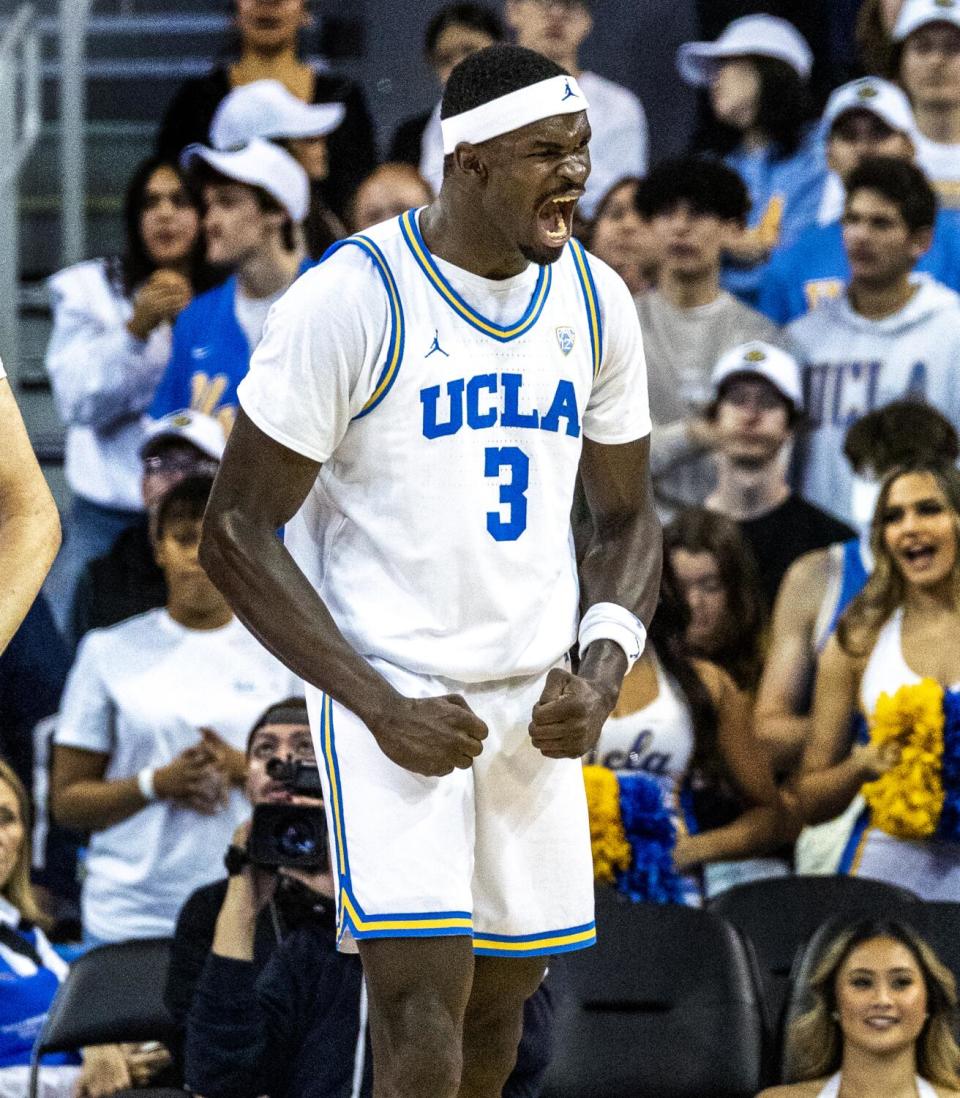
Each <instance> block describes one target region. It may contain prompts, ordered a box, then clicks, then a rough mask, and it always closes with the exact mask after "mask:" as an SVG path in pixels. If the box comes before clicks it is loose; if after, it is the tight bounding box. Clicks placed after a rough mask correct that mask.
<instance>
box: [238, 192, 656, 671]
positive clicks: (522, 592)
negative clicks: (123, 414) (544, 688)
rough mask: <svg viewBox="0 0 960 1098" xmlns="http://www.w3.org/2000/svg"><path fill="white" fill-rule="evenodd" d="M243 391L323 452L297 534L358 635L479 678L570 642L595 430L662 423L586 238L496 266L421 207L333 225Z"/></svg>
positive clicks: (272, 326)
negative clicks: (432, 226) (442, 249)
mask: <svg viewBox="0 0 960 1098" xmlns="http://www.w3.org/2000/svg"><path fill="white" fill-rule="evenodd" d="M239 395H240V402H241V404H242V406H243V408H244V411H245V412H246V413H247V415H248V416H250V418H251V419H252V420H253V421H254V423H256V424H257V426H258V427H260V429H261V430H263V431H265V432H266V433H267V434H269V435H270V436H271V437H273V438H275V439H276V440H277V441H278V442H280V443H282V444H284V445H286V446H288V447H290V448H292V449H294V450H296V451H297V452H299V453H302V454H305V455H306V456H308V457H311V458H313V459H314V460H316V461H319V462H322V463H323V467H322V469H321V471H320V475H319V477H318V479H317V482H316V485H315V486H314V488H313V490H312V492H311V493H310V495H309V497H308V499H307V500H306V502H305V504H304V506H303V508H302V509H301V511H300V512H299V514H298V515H297V516H296V517H295V518H294V520H293V521H292V522H291V523H290V524H289V525H288V527H287V531H286V534H285V540H286V543H287V545H288V547H289V549H290V552H291V553H292V554H293V556H294V558H295V559H296V560H297V562H298V564H299V565H300V567H301V568H302V569H303V571H304V572H305V574H306V575H307V576H308V577H309V578H310V580H311V581H312V582H313V584H314V585H315V586H316V588H317V590H318V592H319V593H320V595H321V597H322V598H323V600H324V602H325V603H326V605H327V606H328V607H329V609H330V611H331V613H332V614H333V616H334V618H335V620H336V622H337V624H338V626H339V627H340V629H341V630H342V632H343V633H344V635H345V637H346V638H347V639H348V641H349V642H350V643H351V644H352V645H353V647H354V648H355V649H356V650H357V651H358V652H360V653H361V654H362V655H364V656H366V657H368V658H379V659H382V660H386V661H387V662H389V663H392V664H395V665H398V666H401V667H406V668H409V669H410V670H413V671H416V672H419V673H422V674H432V675H440V676H443V677H446V678H450V679H456V680H458V681H462V682H479V681H484V680H487V679H494V678H503V677H507V676H512V675H521V674H533V673H535V672H538V671H540V670H542V669H543V668H545V667H549V666H550V665H551V664H553V663H554V662H555V661H556V660H557V659H558V658H559V657H560V655H561V654H562V653H563V652H565V651H566V650H567V649H568V648H569V646H570V645H571V643H572V642H573V640H574V637H575V631H576V622H577V613H578V582H577V574H576V567H575V562H574V555H573V547H572V539H571V534H570V508H571V502H572V497H573V490H574V481H575V478H576V473H577V467H578V464H579V460H580V451H581V446H582V441H583V437H584V436H586V437H588V438H590V439H591V440H593V441H596V442H600V443H607V444H619V443H624V442H628V441H632V440H634V439H637V438H640V437H642V436H644V435H646V434H647V433H648V432H649V429H650V421H649V412H648V407H647V388H646V373H645V367H644V360H643V348H642V342H641V339H640V332H639V326H638V322H637V318H636V311H635V309H634V307H633V302H632V300H631V298H630V295H629V292H628V291H627V289H626V287H625V286H624V285H623V283H622V282H621V281H620V279H619V278H618V277H617V276H616V275H615V274H614V273H613V272H612V271H611V270H610V269H609V268H607V267H606V266H604V265H603V264H602V263H600V261H598V260H596V259H594V258H592V257H589V258H588V256H587V254H586V253H585V252H584V250H583V249H582V248H581V247H580V245H579V244H577V243H575V242H572V243H571V244H569V245H568V246H567V247H566V248H565V249H564V251H563V254H562V256H561V258H560V259H559V260H558V261H557V262H556V263H554V264H552V265H549V266H546V267H537V266H533V265H531V266H530V267H528V268H527V270H526V271H524V272H523V273H521V274H520V275H517V276H515V277H514V278H511V279H505V280H500V281H496V280H490V279H484V278H480V277H479V276H476V275H472V274H470V273H469V272H466V271H461V270H459V268H455V267H453V266H452V265H450V264H447V263H444V262H442V261H439V260H437V259H436V258H435V257H433V256H432V255H431V254H430V252H429V251H428V249H427V247H426V245H425V244H424V241H423V238H422V236H421V235H420V231H419V227H418V223H417V214H416V212H415V211H412V210H411V211H409V212H408V213H406V214H404V215H403V216H402V217H401V218H398V219H394V220H392V221H389V222H385V223H384V224H382V225H378V226H375V227H374V228H372V229H370V230H368V232H366V233H364V234H363V235H358V236H354V237H351V238H349V239H347V240H344V241H341V242H339V243H338V244H337V245H335V246H334V248H332V249H331V251H330V253H328V257H327V258H326V259H325V261H324V262H323V263H322V264H321V265H320V266H319V267H317V268H315V269H314V270H313V271H310V272H307V273H306V274H305V275H304V276H302V277H301V278H300V279H299V280H298V282H297V283H296V284H295V285H294V286H293V287H292V288H291V289H290V291H288V293H287V294H286V295H285V297H284V298H283V299H282V300H281V301H280V302H279V303H278V304H277V305H276V306H275V307H274V309H273V311H272V312H271V315H270V318H269V319H268V322H267V327H266V331H265V334H264V339H263V342H262V343H261V345H260V347H259V348H258V350H257V352H256V353H255V354H254V357H253V360H252V363H251V368H250V373H249V375H248V376H247V378H246V379H245V380H244V381H243V383H242V384H241V386H240V389H239ZM638 472H639V471H638Z"/></svg>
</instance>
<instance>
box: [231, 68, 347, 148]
mask: <svg viewBox="0 0 960 1098" xmlns="http://www.w3.org/2000/svg"><path fill="white" fill-rule="evenodd" d="M346 113H347V109H346V107H344V105H343V104H342V103H304V102H303V100H302V99H298V98H297V97H296V96H295V95H294V94H293V93H292V92H289V91H287V89H286V88H285V87H284V86H283V84H281V83H280V81H279V80H255V81H254V82H253V83H252V84H244V85H242V86H241V87H239V88H234V90H233V91H232V92H230V94H229V95H227V96H226V97H225V98H224V99H222V100H221V102H220V106H219V107H217V113H216V114H215V115H214V116H213V121H212V122H211V123H210V144H211V145H212V146H213V147H214V148H215V149H238V148H240V147H241V146H243V145H246V144H248V143H249V142H250V141H253V140H254V139H255V138H257V137H272V138H283V137H289V138H298V137H324V136H326V134H328V133H332V132H333V130H335V129H336V128H337V126H339V125H340V123H341V122H342V121H343V118H344V115H345V114H346Z"/></svg>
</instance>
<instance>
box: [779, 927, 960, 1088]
mask: <svg viewBox="0 0 960 1098" xmlns="http://www.w3.org/2000/svg"><path fill="white" fill-rule="evenodd" d="M810 995H811V997H812V1000H813V1001H812V1005H811V1007H810V1009H809V1010H808V1011H807V1012H806V1013H805V1014H801V1015H800V1016H799V1017H798V1018H797V1020H796V1021H795V1022H794V1024H793V1025H792V1026H791V1027H790V1031H789V1033H788V1035H787V1063H788V1068H787V1074H788V1076H789V1078H790V1079H791V1080H793V1082H792V1083H790V1084H789V1085H787V1086H782V1087H771V1088H770V1089H768V1090H765V1091H763V1092H762V1094H761V1095H759V1098H874V1095H881V1094H882V1095H883V1098H947V1096H948V1095H956V1094H960V1090H958V1089H957V1088H958V1086H960V1075H958V1072H960V1050H958V1048H957V1044H956V1041H955V1040H954V1037H953V1033H952V1030H951V1021H952V1015H953V1012H954V1011H955V1009H956V1005H957V995H956V988H955V985H954V979H953V976H952V975H951V973H950V971H949V970H948V969H947V968H946V967H945V966H944V965H942V964H941V963H940V961H939V960H938V959H937V956H936V954H935V953H934V952H933V950H932V949H931V948H930V946H929V945H927V943H926V942H925V941H924V940H923V939H922V938H920V937H919V936H918V935H917V934H916V933H915V932H914V931H913V930H911V929H910V928H909V927H907V926H904V925H903V924H901V923H897V922H892V921H886V920H878V921H875V920H868V921H865V922H861V923H857V924H855V925H853V926H849V927H845V928H843V929H842V930H840V931H839V933H838V934H837V936H836V937H835V938H834V939H833V941H831V942H830V944H829V945H828V946H827V948H826V950H825V951H824V954H823V957H822V958H821V960H820V963H819V964H818V965H817V967H816V969H815V970H814V973H813V976H812V977H811V979H810Z"/></svg>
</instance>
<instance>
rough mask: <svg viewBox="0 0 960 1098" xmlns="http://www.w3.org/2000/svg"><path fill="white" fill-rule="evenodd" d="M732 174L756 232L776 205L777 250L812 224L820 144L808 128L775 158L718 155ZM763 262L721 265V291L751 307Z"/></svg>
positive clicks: (821, 163)
mask: <svg viewBox="0 0 960 1098" xmlns="http://www.w3.org/2000/svg"><path fill="white" fill-rule="evenodd" d="M724 162H725V163H726V164H727V166H728V167H731V168H733V169H734V171H736V172H738V173H739V174H740V176H741V178H742V179H743V181H744V183H745V184H746V185H747V190H748V191H749V193H750V203H751V208H750V215H749V218H748V220H747V225H748V226H749V227H750V228H751V229H753V228H756V227H757V226H758V225H759V224H761V222H763V221H764V219H765V218H766V217H768V216H772V215H773V212H774V211H775V210H776V209H777V208H778V207H779V208H780V209H781V212H780V215H779V221H780V236H779V246H780V247H788V246H789V245H791V244H792V243H793V242H794V241H795V240H796V239H797V237H798V236H799V235H800V233H801V232H803V230H804V229H806V228H807V227H808V226H810V225H815V224H816V222H817V214H818V212H819V209H820V201H821V198H822V196H823V187H824V182H825V180H826V175H827V165H826V161H825V160H824V156H823V144H822V142H821V141H820V139H819V136H818V133H817V131H816V130H811V131H810V132H809V133H808V134H807V135H806V137H805V138H804V139H803V141H802V142H801V143H800V146H799V147H798V149H797V150H796V152H794V153H793V154H792V155H791V156H784V157H777V156H776V155H775V151H774V149H773V148H772V147H771V146H768V147H767V148H765V149H760V150H756V149H745V148H743V147H742V146H741V147H739V148H737V149H735V150H734V151H733V152H732V153H729V154H728V155H727V156H726V157H724ZM766 268H767V263H766V262H763V263H756V264H754V265H753V266H751V267H743V266H739V265H737V264H734V263H731V262H727V263H725V264H724V266H723V270H722V271H721V278H720V281H721V283H722V285H723V287H724V289H726V290H729V291H730V292H731V293H732V294H736V295H737V297H739V298H740V299H741V301H744V302H746V303H747V304H748V305H755V304H756V300H757V295H758V292H759V289H760V282H761V279H762V278H763V275H764V272H765V270H766Z"/></svg>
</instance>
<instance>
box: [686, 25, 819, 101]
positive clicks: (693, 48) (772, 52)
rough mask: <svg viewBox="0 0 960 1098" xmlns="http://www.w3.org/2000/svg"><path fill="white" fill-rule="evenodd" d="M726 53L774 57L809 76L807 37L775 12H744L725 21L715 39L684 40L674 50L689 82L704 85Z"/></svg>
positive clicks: (742, 55)
mask: <svg viewBox="0 0 960 1098" xmlns="http://www.w3.org/2000/svg"><path fill="white" fill-rule="evenodd" d="M729 57H773V58H775V59H776V60H777V61H783V62H785V63H786V64H788V65H789V66H790V68H791V69H793V71H794V72H795V73H796V74H797V75H798V76H799V77H800V79H801V80H808V79H809V78H810V72H811V70H812V68H813V53H812V52H811V50H810V47H809V46H808V45H807V40H806V39H805V38H804V37H803V35H802V34H801V33H800V32H799V31H798V30H797V28H796V27H795V26H794V25H793V24H792V23H789V22H788V21H787V20H786V19H780V18H779V17H778V16H776V15H744V16H743V17H742V18H740V19H734V21H733V22H732V23H730V24H728V25H727V27H726V28H725V29H724V32H723V34H721V35H720V37H719V38H718V39H717V40H716V42H684V44H683V45H682V46H681V47H680V49H679V50H677V69H678V71H679V73H680V75H681V76H682V77H683V79H684V80H685V81H686V82H687V83H688V84H693V85H694V86H695V87H706V86H707V85H708V84H709V83H710V81H711V80H712V79H713V74H714V72H715V71H716V68H717V62H718V61H722V60H723V59H724V58H729Z"/></svg>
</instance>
